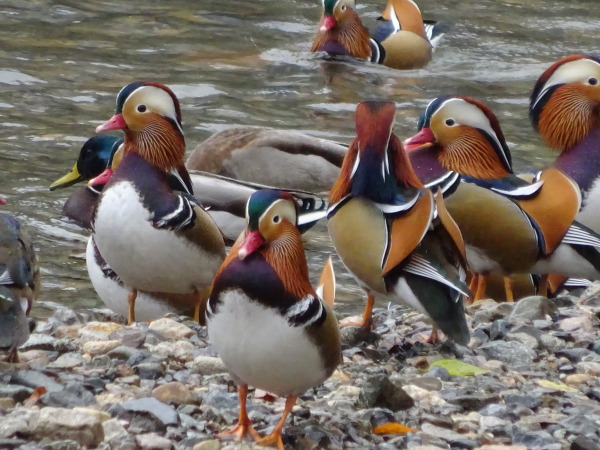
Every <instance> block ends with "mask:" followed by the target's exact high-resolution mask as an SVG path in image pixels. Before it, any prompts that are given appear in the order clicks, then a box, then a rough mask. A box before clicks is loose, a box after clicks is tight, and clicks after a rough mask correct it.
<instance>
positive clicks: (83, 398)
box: [41, 383, 97, 408]
mask: <svg viewBox="0 0 600 450" xmlns="http://www.w3.org/2000/svg"><path fill="white" fill-rule="evenodd" d="M41 402H42V403H43V404H44V405H46V406H55V407H59V408H73V407H75V406H90V405H95V404H97V402H96V397H95V396H94V394H92V393H91V392H90V391H88V390H87V389H86V388H85V387H84V386H83V385H82V384H78V383H68V384H67V385H66V388H65V389H64V390H62V391H58V392H57V391H54V392H48V393H47V394H44V395H43V396H42V397H41Z"/></svg>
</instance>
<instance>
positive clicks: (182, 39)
mask: <svg viewBox="0 0 600 450" xmlns="http://www.w3.org/2000/svg"><path fill="white" fill-rule="evenodd" d="M383 3H384V2H383V0H381V1H379V2H374V1H362V2H360V5H359V13H360V15H361V16H362V17H363V18H364V20H365V23H366V24H367V25H369V24H371V23H373V21H374V20H375V18H376V17H377V14H378V12H379V11H378V8H381V6H382V4H383ZM418 3H419V5H420V7H421V10H422V11H423V12H424V14H425V16H426V17H428V18H432V19H436V20H443V21H445V22H447V23H448V24H449V25H450V26H451V29H450V33H449V34H448V35H447V36H446V37H445V38H444V40H443V41H442V43H441V45H440V48H439V49H438V50H437V52H436V54H435V57H434V60H433V62H432V63H431V64H430V65H429V66H428V67H427V68H426V69H424V70H419V71H407V72H399V71H394V70H392V69H387V68H385V67H381V66H374V65H368V64H364V63H362V62H357V61H342V62H334V61H324V60H323V59H321V58H320V57H319V56H317V55H313V54H310V53H308V51H307V49H308V48H309V47H310V42H311V40H312V37H313V33H314V30H315V27H316V24H317V21H318V19H319V16H320V8H321V6H320V5H321V2H320V1H319V0H312V1H297V0H261V1H259V2H248V1H238V0H230V1H227V2H223V1H215V0H202V2H192V1H182V0H169V1H162V2H156V1H143V0H142V1H138V2H123V1H115V0H105V1H90V2H78V1H63V2H62V3H60V4H59V3H56V2H53V1H49V0H12V1H11V0H8V1H5V2H3V4H2V6H0V29H1V31H0V123H1V124H2V126H1V127H0V139H1V141H2V147H1V148H0V192H1V193H3V194H5V195H6V196H7V198H8V200H9V202H10V205H9V206H8V208H7V209H8V211H10V212H12V213H14V214H15V215H16V216H17V217H19V218H20V219H22V220H23V221H24V222H26V223H28V224H29V226H30V228H31V231H32V234H33V235H34V237H35V240H36V243H37V248H38V250H39V254H40V259H41V261H42V265H43V272H42V274H43V292H42V298H41V301H40V302H39V303H38V306H37V307H36V308H35V309H34V312H33V314H34V315H36V316H44V315H46V314H47V313H48V310H49V309H50V308H52V307H53V305H55V304H66V305H70V306H76V307H79V308H87V307H93V306H98V305H99V301H98V300H97V298H96V296H95V294H94V292H93V290H92V289H91V286H90V284H89V281H88V279H87V273H86V271H85V263H84V248H85V237H86V236H85V233H84V232H82V230H81V229H79V228H77V227H76V226H74V225H72V224H69V223H67V222H66V221H64V220H63V219H61V217H60V210H61V207H62V204H63V203H64V201H65V199H66V197H67V196H68V195H69V193H70V192H69V190H59V191H55V192H49V191H48V186H49V184H50V183H51V182H52V181H53V180H55V179H56V178H58V177H59V176H60V175H62V174H63V173H64V172H66V170H68V169H69V168H70V167H71V166H72V164H73V162H74V158H75V156H76V155H77V153H78V151H79V147H80V146H81V144H82V143H83V142H84V141H85V140H86V139H87V138H88V137H89V136H91V135H92V134H93V132H94V131H93V130H94V128H95V126H96V125H98V124H99V123H101V122H102V121H103V120H106V119H107V118H108V117H110V115H111V114H112V110H113V105H114V98H115V95H116V93H117V92H118V90H119V89H120V88H121V87H122V86H124V85H125V84H127V83H130V82H132V81H134V80H140V79H141V80H152V81H160V82H163V83H165V84H168V85H169V86H171V87H172V88H173V89H174V91H175V92H176V93H177V95H178V96H179V98H180V99H181V103H182V110H183V116H184V122H185V123H184V128H185V131H186V136H187V142H188V147H189V148H190V149H191V148H193V147H194V145H195V144H196V143H198V142H200V141H201V140H203V139H205V138H206V137H208V136H209V135H210V134H211V133H213V132H215V131H219V130H222V129H225V128H228V127H231V126H236V125H263V126H275V127H280V128H293V129H297V130H303V131H308V132H310V133H312V134H314V135H318V136H323V137H328V138H333V139H336V140H339V141H349V140H350V139H351V138H352V134H353V112H354V108H355V105H356V103H357V102H359V101H361V100H364V99H372V98H383V99H391V100H394V101H395V102H397V104H398V108H399V111H398V114H397V125H396V132H397V134H398V135H399V136H400V137H401V138H405V137H408V136H410V135H411V133H413V132H414V130H415V124H416V118H417V117H418V115H419V114H420V112H421V110H422V109H423V108H424V107H425V105H426V104H427V103H428V102H429V100H431V99H432V98H433V97H436V96H438V95H442V94H455V93H456V94H462V95H471V96H474V97H477V98H479V99H481V100H483V101H485V102H486V103H488V104H489V105H490V106H491V107H492V109H493V110H494V111H495V112H496V114H497V115H498V117H499V118H500V121H501V124H502V126H503V128H504V131H505V134H506V137H507V139H508V141H509V143H510V145H511V149H512V151H513V154H514V157H513V160H514V161H515V165H516V166H517V168H518V169H524V168H526V167H528V166H541V165H543V164H544V163H546V162H547V161H550V160H551V159H552V157H553V156H552V155H551V154H550V153H549V152H548V151H547V150H546V149H544V148H543V147H542V146H541V144H540V142H539V141H538V139H537V137H536V136H535V135H534V134H533V132H532V130H531V128H530V126H529V123H528V120H527V117H526V114H527V98H528V95H529V92H530V90H531V88H532V85H533V82H534V80H535V79H536V78H537V76H539V74H540V73H541V72H542V70H544V69H545V68H546V67H547V66H548V65H549V64H550V63H551V62H553V61H555V60H557V59H558V58H560V57H562V56H564V55H567V54H570V53H592V52H594V51H596V50H597V48H596V45H595V44H596V43H597V40H596V39H591V38H590V37H591V36H597V35H598V32H600V14H598V8H597V0H572V1H569V2H549V1H543V0H527V1H525V0H504V1H497V0H480V1H478V2H464V1H460V0H445V1H444V2H439V1H434V0H420V1H418ZM378 5H379V6H378ZM307 246H308V249H309V255H310V256H309V257H310V262H311V263H312V266H313V269H314V271H315V272H316V271H317V270H318V269H320V266H321V265H322V262H323V261H324V259H325V256H326V255H327V253H331V252H332V249H331V246H330V244H329V242H328V238H327V236H326V231H325V226H324V225H323V224H320V225H319V226H318V227H317V229H316V230H315V231H311V232H310V234H309V235H308V243H307ZM338 280H339V281H340V285H341V286H340V289H341V291H342V292H341V300H342V301H344V300H345V301H349V302H357V301H358V302H359V303H358V304H360V305H361V306H360V307H362V295H361V294H360V292H359V291H358V290H357V289H356V288H355V284H354V282H353V281H352V280H351V279H350V278H349V276H348V275H346V274H345V273H342V272H341V271H340V272H339V278H338Z"/></svg>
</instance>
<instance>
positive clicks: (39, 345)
mask: <svg viewBox="0 0 600 450" xmlns="http://www.w3.org/2000/svg"><path fill="white" fill-rule="evenodd" d="M56 343H57V339H56V338H54V337H52V336H49V335H47V334H39V333H33V334H32V335H31V336H29V339H28V340H27V342H25V344H23V345H22V346H21V347H19V351H21V352H26V351H29V350H46V351H54V350H56Z"/></svg>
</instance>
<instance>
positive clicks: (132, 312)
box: [127, 289, 137, 325]
mask: <svg viewBox="0 0 600 450" xmlns="http://www.w3.org/2000/svg"><path fill="white" fill-rule="evenodd" d="M136 298H137V289H133V290H132V291H131V292H129V295H128V296H127V303H129V316H128V317H127V325H131V324H132V323H134V322H135V299H136Z"/></svg>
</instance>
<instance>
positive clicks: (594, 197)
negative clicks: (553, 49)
mask: <svg viewBox="0 0 600 450" xmlns="http://www.w3.org/2000/svg"><path fill="white" fill-rule="evenodd" d="M529 117H530V118H531V122H532V124H533V127H534V129H535V130H536V131H537V132H538V133H539V134H540V136H541V137H542V139H543V140H544V142H546V144H547V145H548V146H549V147H551V148H554V149H557V150H559V151H560V154H559V156H558V158H557V159H556V161H555V162H554V164H553V167H555V168H556V169H558V170H560V171H562V172H563V173H565V174H567V175H568V176H570V177H571V178H572V179H573V180H575V182H577V184H578V185H579V187H580V189H581V193H582V197H583V198H582V204H581V208H580V211H579V214H578V215H577V220H578V221H579V222H581V223H583V224H584V225H586V226H588V227H589V228H591V229H592V230H594V231H595V232H597V233H600V214H598V210H599V209H600V183H599V180H600V58H597V57H593V56H584V55H573V56H567V57H565V58H562V59H561V60H559V61H557V62H556V63H555V64H553V65H552V66H550V67H549V68H548V69H547V70H546V71H545V72H544V73H543V74H542V75H541V77H540V78H539V79H538V81H537V83H536V84H535V87H534V88H533V92H532V93H531V98H530V104H529Z"/></svg>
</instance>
